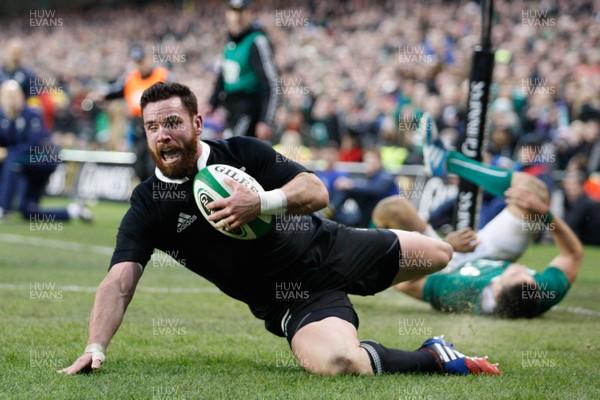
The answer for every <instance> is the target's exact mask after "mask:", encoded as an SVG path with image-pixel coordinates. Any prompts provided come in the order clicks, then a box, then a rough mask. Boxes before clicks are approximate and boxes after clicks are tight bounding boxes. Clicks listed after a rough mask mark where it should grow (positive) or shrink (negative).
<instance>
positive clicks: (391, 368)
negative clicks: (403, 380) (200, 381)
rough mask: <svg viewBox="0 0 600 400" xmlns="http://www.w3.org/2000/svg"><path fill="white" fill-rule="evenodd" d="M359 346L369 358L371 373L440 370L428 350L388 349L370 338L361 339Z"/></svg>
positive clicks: (433, 356)
mask: <svg viewBox="0 0 600 400" xmlns="http://www.w3.org/2000/svg"><path fill="white" fill-rule="evenodd" d="M360 347H362V348H363V349H365V350H366V351H367V354H369V358H370V359H371V367H373V373H375V374H383V373H397V372H440V365H439V364H438V361H437V359H436V357H435V355H434V354H433V353H431V352H429V351H420V350H416V351H403V350H396V349H388V348H386V347H385V346H382V345H380V344H379V343H377V342H373V341H372V340H362V341H361V342H360Z"/></svg>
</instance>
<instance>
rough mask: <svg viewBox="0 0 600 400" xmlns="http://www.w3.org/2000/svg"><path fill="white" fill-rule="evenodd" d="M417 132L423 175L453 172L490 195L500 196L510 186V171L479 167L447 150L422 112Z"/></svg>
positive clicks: (481, 165)
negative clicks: (420, 142)
mask: <svg viewBox="0 0 600 400" xmlns="http://www.w3.org/2000/svg"><path fill="white" fill-rule="evenodd" d="M419 132H420V135H421V137H422V138H423V140H424V142H425V146H424V147H423V158H424V162H425V170H426V173H427V175H430V176H432V175H433V176H444V175H446V174H447V173H453V174H456V175H458V176H460V177H461V178H463V179H466V180H468V181H469V182H472V183H474V184H476V185H477V186H481V187H482V188H484V189H485V190H486V191H488V192H490V193H491V194H493V195H494V196H504V191H505V190H506V189H508V188H509V187H510V181H511V178H512V172H511V171H508V170H505V169H501V168H496V167H491V166H487V165H483V164H482V163H481V162H479V161H475V160H473V159H471V158H469V157H467V156H465V155H464V154H462V153H460V152H457V151H449V150H447V149H446V148H445V147H444V144H443V143H442V141H441V140H440V138H439V135H438V131H437V128H436V126H435V121H434V119H433V118H432V117H431V115H429V114H428V113H424V114H423V116H422V117H421V121H419Z"/></svg>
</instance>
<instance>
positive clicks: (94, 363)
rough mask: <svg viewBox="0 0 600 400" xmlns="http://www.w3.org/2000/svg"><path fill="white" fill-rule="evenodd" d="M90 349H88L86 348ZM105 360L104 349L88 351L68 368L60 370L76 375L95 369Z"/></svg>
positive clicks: (66, 373) (65, 373)
mask: <svg viewBox="0 0 600 400" xmlns="http://www.w3.org/2000/svg"><path fill="white" fill-rule="evenodd" d="M86 350H88V349H86ZM103 362H104V352H103V351H102V352H101V351H97V350H95V351H86V352H85V353H83V354H82V355H81V357H79V358H78V359H77V360H75V362H74V363H73V364H71V365H70V366H69V367H67V368H63V369H61V370H58V371H57V372H58V373H59V374H64V375H75V374H78V373H80V372H88V371H90V370H91V371H95V370H97V369H98V368H100V366H101V365H102V363H103Z"/></svg>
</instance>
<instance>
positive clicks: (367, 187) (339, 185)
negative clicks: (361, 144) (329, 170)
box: [330, 148, 400, 227]
mask: <svg viewBox="0 0 600 400" xmlns="http://www.w3.org/2000/svg"><path fill="white" fill-rule="evenodd" d="M363 158H364V165H365V176H364V177H362V176H361V177H356V178H349V177H339V178H338V179H336V181H335V183H334V184H333V187H334V189H335V192H334V194H333V198H332V199H330V202H331V207H332V208H333V210H334V216H333V218H334V219H335V220H336V221H339V222H341V223H343V224H346V225H352V226H361V227H367V226H369V223H370V221H371V214H372V212H373V209H374V208H375V206H376V205H377V202H378V201H379V200H381V199H383V198H385V197H388V196H392V195H395V194H399V193H400V191H399V190H398V186H397V185H396V182H395V179H394V176H393V175H392V174H390V173H389V172H387V171H385V170H384V169H383V165H382V163H381V154H380V152H379V149H376V148H371V149H369V150H367V151H365V153H364V155H363ZM351 199H352V200H353V201H354V202H355V203H356V207H349V206H348V204H345V203H346V202H348V201H349V200H351Z"/></svg>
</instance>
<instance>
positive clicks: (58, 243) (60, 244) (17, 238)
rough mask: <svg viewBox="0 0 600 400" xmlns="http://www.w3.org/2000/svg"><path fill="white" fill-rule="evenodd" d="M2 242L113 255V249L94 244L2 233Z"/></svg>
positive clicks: (0, 237) (0, 240)
mask: <svg viewBox="0 0 600 400" xmlns="http://www.w3.org/2000/svg"><path fill="white" fill-rule="evenodd" d="M0 242H4V243H11V244H22V245H33V246H42V247H48V248H51V249H60V250H71V251H80V252H88V253H95V254H100V255H109V256H110V255H112V253H113V249H112V248H111V247H106V246H97V245H93V244H83V243H77V242H66V241H63V240H55V239H44V238H37V237H31V236H22V235H13V234H10V233H0Z"/></svg>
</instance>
